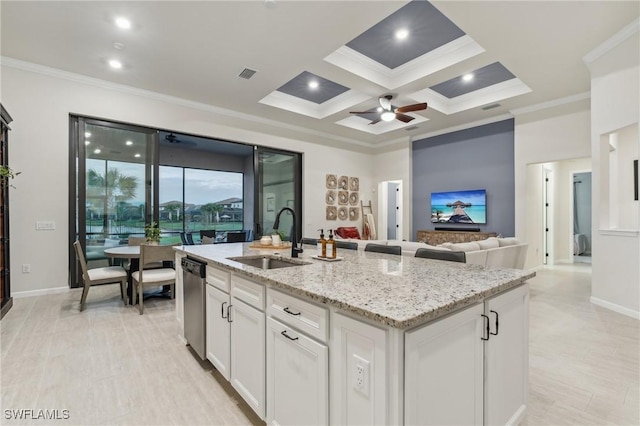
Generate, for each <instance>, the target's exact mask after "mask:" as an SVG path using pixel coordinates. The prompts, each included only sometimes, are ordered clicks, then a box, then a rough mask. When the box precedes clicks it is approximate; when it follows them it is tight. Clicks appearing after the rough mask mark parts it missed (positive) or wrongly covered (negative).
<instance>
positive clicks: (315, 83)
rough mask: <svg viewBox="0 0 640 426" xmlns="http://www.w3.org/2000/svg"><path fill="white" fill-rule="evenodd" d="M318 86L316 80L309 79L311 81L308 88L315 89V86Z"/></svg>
mask: <svg viewBox="0 0 640 426" xmlns="http://www.w3.org/2000/svg"><path fill="white" fill-rule="evenodd" d="M318 86H319V84H318V82H317V81H315V80H311V81H310V82H309V89H317V88H318Z"/></svg>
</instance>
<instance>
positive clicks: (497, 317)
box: [491, 311, 500, 336]
mask: <svg viewBox="0 0 640 426" xmlns="http://www.w3.org/2000/svg"><path fill="white" fill-rule="evenodd" d="M491 312H493V313H494V314H496V332H495V333H491V334H493V335H494V336H497V335H498V327H500V322H499V320H500V316H499V315H498V313H497V312H496V311H491Z"/></svg>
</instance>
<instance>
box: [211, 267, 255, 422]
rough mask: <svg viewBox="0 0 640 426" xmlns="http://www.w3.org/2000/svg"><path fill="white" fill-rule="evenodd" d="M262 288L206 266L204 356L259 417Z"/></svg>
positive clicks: (249, 281) (246, 280)
mask: <svg viewBox="0 0 640 426" xmlns="http://www.w3.org/2000/svg"><path fill="white" fill-rule="evenodd" d="M224 290H227V291H224ZM264 291H265V290H264V286H263V285H262V284H259V283H256V282H253V281H251V280H248V279H245V278H241V277H236V276H235V275H231V274H230V273H229V272H226V271H224V270H222V269H219V268H215V267H212V266H207V293H206V294H207V296H206V297H207V299H206V306H207V313H206V322H207V327H206V330H207V331H206V351H207V359H208V360H209V361H211V363H212V364H213V365H214V367H216V369H217V370H218V371H219V372H220V374H222V376H223V377H224V378H225V379H227V380H229V382H230V383H231V385H232V386H233V387H234V388H235V389H236V390H237V391H238V393H239V394H240V396H242V398H243V399H244V400H245V401H246V402H247V404H248V405H249V406H250V407H251V409H253V410H254V411H255V412H256V414H258V416H260V418H262V419H264V417H265V362H266V361H265V315H264ZM228 292H230V294H229V293H228Z"/></svg>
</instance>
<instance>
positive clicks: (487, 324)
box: [481, 314, 491, 340]
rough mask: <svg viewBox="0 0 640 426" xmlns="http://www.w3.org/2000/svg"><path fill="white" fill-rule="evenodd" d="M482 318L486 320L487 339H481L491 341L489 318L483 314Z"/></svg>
mask: <svg viewBox="0 0 640 426" xmlns="http://www.w3.org/2000/svg"><path fill="white" fill-rule="evenodd" d="M482 318H484V323H485V330H487V334H486V336H487V337H486V338H485V337H484V336H482V337H481V339H482V340H489V334H491V331H490V330H489V317H488V316H486V315H484V314H482Z"/></svg>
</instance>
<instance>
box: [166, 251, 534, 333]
mask: <svg viewBox="0 0 640 426" xmlns="http://www.w3.org/2000/svg"><path fill="white" fill-rule="evenodd" d="M251 244H252V243H231V244H207V245H193V246H176V250H178V251H180V252H183V253H185V254H188V255H190V256H192V257H196V258H200V259H202V260H206V261H207V262H209V263H210V264H212V265H215V266H218V267H221V268H224V269H227V270H229V271H232V272H240V273H242V274H244V275H246V276H248V277H251V278H254V279H256V280H258V281H261V282H264V283H268V284H270V285H271V286H273V287H275V288H279V289H283V290H285V291H288V292H290V293H293V294H296V295H299V296H302V297H304V298H308V299H311V300H314V301H316V302H320V303H324V304H327V305H332V306H335V307H338V308H340V309H343V310H345V311H350V312H353V313H356V314H358V315H361V316H363V317H366V318H370V319H372V320H374V321H376V322H379V323H382V324H385V325H389V326H392V327H395V328H400V329H405V328H409V327H412V326H415V325H419V324H421V323H425V322H427V321H430V320H433V319H435V318H438V317H440V316H443V315H446V314H448V313H450V312H453V311H456V310H458V309H460V308H463V307H465V306H469V305H472V304H475V303H477V302H480V301H482V300H484V299H486V298H487V297H489V296H492V295H494V294H497V293H501V292H503V291H505V290H508V289H510V288H512V287H516V286H518V285H520V284H522V283H524V282H525V281H526V280H528V279H529V278H532V277H534V276H535V272H532V271H527V270H518V269H506V268H492V267H485V266H480V265H472V264H466V263H456V262H445V261H437V260H431V259H422V258H415V257H412V256H395V255H389V254H381V253H372V252H364V251H362V250H346V249H339V250H338V257H343V258H344V260H342V261H338V262H327V261H322V260H317V259H313V258H312V257H311V256H313V255H315V254H316V250H315V247H314V246H308V245H305V246H303V247H304V248H305V251H304V253H301V254H300V257H299V258H298V259H297V260H298V261H300V262H304V263H307V264H306V265H303V266H295V267H291V268H281V269H270V270H263V269H258V268H254V267H251V266H246V265H243V264H241V263H238V262H234V261H233V260H229V259H227V258H228V257H237V256H250V255H261V254H266V255H276V256H278V257H282V258H285V259H286V258H290V257H291V250H290V249H286V250H282V251H278V250H273V249H255V248H250V247H249V246H250V245H251ZM294 260H295V259H294Z"/></svg>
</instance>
